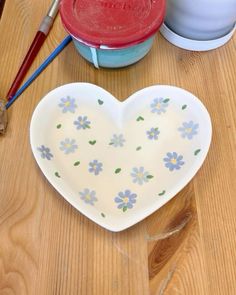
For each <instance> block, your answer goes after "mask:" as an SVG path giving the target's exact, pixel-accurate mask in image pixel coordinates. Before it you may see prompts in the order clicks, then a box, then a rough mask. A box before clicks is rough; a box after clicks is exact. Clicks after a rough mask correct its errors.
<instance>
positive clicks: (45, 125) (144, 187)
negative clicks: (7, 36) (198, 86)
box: [30, 83, 211, 231]
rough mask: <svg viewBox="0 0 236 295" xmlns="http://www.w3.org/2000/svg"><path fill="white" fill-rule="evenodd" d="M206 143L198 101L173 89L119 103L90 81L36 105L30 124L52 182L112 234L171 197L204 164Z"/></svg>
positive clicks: (207, 130)
mask: <svg viewBox="0 0 236 295" xmlns="http://www.w3.org/2000/svg"><path fill="white" fill-rule="evenodd" d="M210 141H211V121H210V117H209V114H208V112H207V110H206V109H205V107H204V106H203V104H202V103H201V102H200V101H199V100H198V99H197V98H196V97H195V96H193V95H192V94H191V93H189V92H187V91H185V90H183V89H180V88H176V87H172V86H151V87H148V88H145V89H142V90H140V91H138V92H136V93H134V94H133V95H131V96H130V97H129V98H128V99H127V100H125V101H124V102H119V101H118V100H117V99H116V98H114V97H113V96H112V95H111V94H110V93H108V92H107V91H105V90H104V89H102V88H100V87H98V86H95V85H92V84H87V83H73V84H68V85H64V86H61V87H59V88H57V89H55V90H53V91H51V92H50V93H48V94H47V95H46V96H45V97H44V98H43V99H42V100H41V101H40V103H39V104H38V106H37V107H36V109H35V111H34V114H33V117H32V121H31V126H30V142H31V147H32V151H33V154H34V156H35V159H36V161H37V163H38V165H39V167H40V168H41V170H42V172H43V173H44V175H45V176H46V178H47V179H48V180H49V182H50V183H51V184H52V185H53V186H54V187H55V188H56V190H57V191H58V192H59V193H60V194H61V195H62V196H63V197H64V198H65V199H66V200H67V201H68V202H69V203H70V204H72V205H73V206H74V207H75V208H77V209H78V210H79V211H80V212H81V213H83V214H84V215H86V216H87V217H88V218H90V219H91V220H93V221H94V222H96V223H98V224H99V225H101V226H103V227H104V228H106V229H108V230H111V231H121V230H124V229H126V228H128V227H130V226H132V225H133V224H135V223H137V222H139V221H140V220H142V219H144V218H145V217H147V216H148V215H150V214H151V213H153V212H154V211H156V210H157V209H158V208H160V207H161V206H163V205H164V204H165V203H166V202H168V201H169V200H170V199H171V198H173V197H174V196H175V195H176V194H177V193H178V192H179V191H180V190H181V189H182V188H183V187H184V186H185V185H186V184H187V183H188V182H189V181H190V180H191V179H192V177H193V176H194V175H195V174H196V172H197V171H198V169H199V168H200V167H201V165H202V163H203V161H204V159H205V157H206V155H207V152H208V149H209V146H210Z"/></svg>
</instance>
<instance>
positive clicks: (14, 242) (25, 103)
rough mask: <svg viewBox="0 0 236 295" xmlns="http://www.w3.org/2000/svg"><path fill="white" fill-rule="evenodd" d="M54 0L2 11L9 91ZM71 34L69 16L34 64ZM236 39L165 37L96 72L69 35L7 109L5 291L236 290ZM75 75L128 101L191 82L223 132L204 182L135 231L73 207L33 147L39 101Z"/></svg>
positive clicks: (1, 191)
mask: <svg viewBox="0 0 236 295" xmlns="http://www.w3.org/2000/svg"><path fill="white" fill-rule="evenodd" d="M49 3H50V0H41V1H36V0H6V3H5V6H4V9H3V13H2V17H1V20H0V36H1V42H0V67H1V71H0V96H1V97H4V95H6V93H7V90H8V88H9V86H10V84H11V82H12V80H13V78H14V75H15V74H16V71H17V70H18V67H19V65H20V63H21V61H22V59H23V57H24V55H25V53H26V51H27V49H28V46H29V44H30V43H31V41H32V39H33V36H34V34H35V32H36V30H37V28H38V25H39V23H40V21H41V19H42V17H43V15H44V14H45V12H46V11H47V9H48V7H49ZM65 35H66V33H65V31H64V29H63V28H62V25H61V22H60V19H59V17H58V18H57V19H56V22H55V24H54V27H53V29H52V31H51V32H50V35H49V37H48V38H47V40H46V42H45V44H44V46H43V48H42V49H41V51H40V53H39V55H38V56H37V59H36V60H35V62H34V64H33V66H32V68H31V70H30V72H32V71H33V70H34V69H35V68H36V67H37V66H38V65H39V64H40V63H41V62H42V61H43V60H44V58H45V57H46V56H48V54H49V53H50V52H51V51H52V50H53V49H54V48H55V47H56V45H57V44H58V43H59V42H60V41H61V40H62V39H63V37H64V36H65ZM235 53H236V38H235V37H234V38H233V39H232V40H231V41H230V42H229V43H228V44H227V45H225V46H224V47H222V48H219V49H217V50H214V51H210V52H204V53H200V52H188V51H185V50H181V49H179V48H177V47H174V46H173V45H171V44H170V43H168V42H167V41H166V40H165V39H164V38H163V37H162V36H160V35H158V37H157V39H156V41H155V44H154V46H153V48H152V50H151V52H150V53H149V54H148V55H147V56H146V57H145V58H144V59H143V60H142V61H140V62H139V63H137V64H135V65H133V66H131V67H128V68H124V69H118V70H109V69H100V70H96V69H94V68H93V66H91V65H90V64H88V63H87V62H86V61H85V60H84V59H83V58H82V57H80V56H79V55H78V54H77V53H76V51H75V49H74V47H73V44H70V45H69V46H68V47H67V48H66V49H65V50H64V51H63V52H62V53H61V54H60V56H58V58H57V59H56V60H54V62H53V63H52V64H51V65H50V66H49V67H48V68H47V69H46V70H45V71H44V73H43V74H42V75H41V76H40V77H39V78H38V79H37V80H36V81H35V82H34V83H33V84H32V85H31V86H30V87H29V88H28V90H27V91H25V93H24V94H23V95H22V96H21V97H20V98H19V99H18V101H17V102H16V103H15V104H14V106H13V107H12V108H11V109H10V110H9V121H10V122H9V126H8V130H7V134H6V135H5V136H2V137H0V160H1V165H0V294H1V295H8V294H9V295H10V294H17V295H23V294H30V295H34V294H40V295H45V294H48V295H52V294H56V295H59V294H60V295H61V294H65V295H68V294H71V295H75V294H83V295H93V294H94V295H95V294H96V295H105V294H111V295H116V294H122V295H126V294H134V295H139V294H152V295H154V294H155V295H156V294H165V295H166V294H170V295H175V294H176V295H179V294H187V295H190V294H191V295H193V294H196V295H203V294H204V295H206V294H207V295H212V294H214V295H216V294H220V295H223V294H230V295H235V294H236V282H235V278H236V272H235V267H236V254H235V253H236V251H235V248H236V235H235V234H236V120H235V118H236V55H235ZM73 81H86V82H90V83H95V84H97V85H99V86H101V87H103V88H105V89H106V90H108V91H110V92H111V93H112V94H113V95H115V96H116V97H118V98H119V99H121V100H124V99H125V98H126V97H128V96H129V95H130V94H132V93H133V92H135V91H137V90H138V89H141V88H143V87H146V86H149V85H153V84H171V85H176V86H179V87H182V88H185V89H187V90H189V91H190V92H192V93H194V94H195V95H196V96H198V97H199V98H200V99H201V100H202V102H203V103H204V104H205V105H206V107H207V108H208V110H209V113H210V115H211V118H212V123H213V139H212V145H211V148H210V151H209V154H208V157H207V159H206V161H205V162H204V164H203V166H202V168H201V169H200V171H199V172H198V173H197V175H196V176H195V177H194V179H193V180H192V181H191V182H190V183H189V185H187V187H185V188H184V189H183V190H182V191H181V192H180V193H179V194H178V195H177V196H176V197H175V198H174V199H172V200H171V201H170V202H169V203H168V204H166V205H165V206H164V207H163V208H161V209H160V210H158V211H157V212H155V213H154V214H152V215H151V216H150V217H148V218H146V219H145V220H144V221H142V222H140V223H139V224H137V225H135V226H133V227H132V228H130V229H128V230H125V231H123V232H120V233H112V232H109V231H107V230H105V229H103V228H101V227H99V226H98V225H96V224H95V223H93V222H92V221H90V220H88V219H87V218H86V217H84V216H83V215H82V214H80V213H79V212H78V211H77V210H75V209H74V208H73V207H72V206H71V205H70V204H68V203H67V202H66V201H65V200H64V199H63V198H62V197H61V196H60V195H59V194H58V193H57V192H56V191H55V190H54V189H53V188H52V186H51V185H50V184H49V183H48V181H47V180H46V179H45V177H44V176H43V174H42V173H41V171H40V170H39V168H38V166H37V164H36V161H35V160H34V158H33V155H32V153H31V148H30V144H29V124H30V119H31V116H32V113H33V110H34V108H35V107H36V105H37V103H38V102H39V100H40V99H41V98H42V97H43V96H44V95H45V94H46V93H47V92H48V91H50V90H51V89H53V88H55V87H57V86H59V85H62V84H65V83H69V82H73Z"/></svg>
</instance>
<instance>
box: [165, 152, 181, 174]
mask: <svg viewBox="0 0 236 295" xmlns="http://www.w3.org/2000/svg"><path fill="white" fill-rule="evenodd" d="M166 156H167V157H166V158H164V159H163V160H164V162H165V166H166V167H167V168H169V170H170V171H173V170H175V169H176V170H179V169H180V168H181V166H183V165H184V161H182V160H183V156H182V155H178V154H177V153H176V152H173V153H167V154H166Z"/></svg>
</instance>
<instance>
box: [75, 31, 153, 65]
mask: <svg viewBox="0 0 236 295" xmlns="http://www.w3.org/2000/svg"><path fill="white" fill-rule="evenodd" d="M73 41H74V45H75V47H76V49H77V50H78V52H79V53H80V54H81V55H82V56H83V57H84V58H85V59H87V60H88V61H89V62H91V63H93V64H94V66H95V67H97V68H98V67H105V68H120V67H126V66H129V65H131V64H134V63H136V62H137V61H139V60H140V59H142V58H143V57H144V56H145V55H146V54H147V53H148V52H149V51H150V49H151V47H152V44H153V41H154V36H152V37H150V38H148V39H147V40H146V41H144V42H142V43H139V44H137V45H133V46H130V47H126V48H122V49H100V48H93V47H89V46H87V45H85V44H83V43H81V42H79V41H77V40H76V39H75V38H73Z"/></svg>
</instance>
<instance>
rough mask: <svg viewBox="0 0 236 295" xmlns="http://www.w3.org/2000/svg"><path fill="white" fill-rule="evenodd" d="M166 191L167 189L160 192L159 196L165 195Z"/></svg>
mask: <svg viewBox="0 0 236 295" xmlns="http://www.w3.org/2000/svg"><path fill="white" fill-rule="evenodd" d="M165 193H166V191H165V190H164V191H162V192H161V193H159V194H158V196H163V195H164V194H165Z"/></svg>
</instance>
